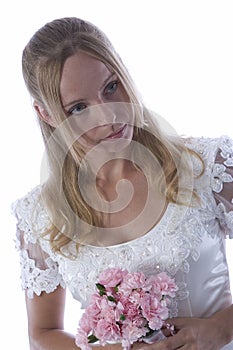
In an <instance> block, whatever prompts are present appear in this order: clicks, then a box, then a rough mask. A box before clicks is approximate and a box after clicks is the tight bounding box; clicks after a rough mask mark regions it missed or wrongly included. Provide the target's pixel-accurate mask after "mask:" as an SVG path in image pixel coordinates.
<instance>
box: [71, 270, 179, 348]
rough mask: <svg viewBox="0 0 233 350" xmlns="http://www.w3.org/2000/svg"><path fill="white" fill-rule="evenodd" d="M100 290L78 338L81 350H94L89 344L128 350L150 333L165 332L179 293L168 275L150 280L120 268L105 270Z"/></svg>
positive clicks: (82, 318)
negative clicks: (114, 345) (111, 344)
mask: <svg viewBox="0 0 233 350" xmlns="http://www.w3.org/2000/svg"><path fill="white" fill-rule="evenodd" d="M96 287H97V289H98V291H97V292H96V293H94V294H93V295H92V296H91V300H90V304H89V306H88V307H87V308H86V310H85V312H84V314H83V315H82V317H81V319H80V323H79V329H78V331H77V334H76V344H77V345H78V346H79V347H80V348H81V350H91V347H90V345H89V341H91V342H95V341H99V343H100V345H105V344H106V343H108V342H118V343H119V342H121V344H122V347H123V348H124V349H125V350H128V349H129V348H130V346H131V344H133V343H134V342H136V341H139V340H143V337H145V336H146V335H147V333H148V332H149V331H154V330H159V329H161V327H162V326H163V324H164V321H165V320H166V319H167V318H168V317H169V309H168V305H169V303H170V299H171V298H173V297H174V296H175V292H176V291H177V289H178V288H177V286H176V284H175V282H174V280H173V279H172V278H170V277H169V276H168V275H167V274H166V273H160V274H158V275H155V276H151V277H149V278H146V276H145V275H144V274H143V273H142V272H133V273H129V272H128V271H126V270H122V269H119V268H108V269H106V270H104V271H103V272H102V273H101V274H100V278H99V281H97V283H96Z"/></svg>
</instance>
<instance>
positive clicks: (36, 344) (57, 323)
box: [26, 286, 122, 350]
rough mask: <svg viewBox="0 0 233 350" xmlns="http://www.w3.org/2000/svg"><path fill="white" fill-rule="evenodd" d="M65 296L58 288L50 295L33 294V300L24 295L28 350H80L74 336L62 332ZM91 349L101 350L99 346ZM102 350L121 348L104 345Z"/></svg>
mask: <svg viewBox="0 0 233 350" xmlns="http://www.w3.org/2000/svg"><path fill="white" fill-rule="evenodd" d="M65 294H66V291H65V289H64V288H62V287H60V286H58V287H57V289H56V290H55V291H54V292H52V293H46V292H43V293H41V295H40V296H37V295H35V294H34V296H33V298H28V296H27V294H26V307H27V317H28V334H29V343H30V350H80V349H79V348H78V347H77V345H76V344H75V336H74V335H72V334H70V333H68V332H66V331H65V330H64V311H65V298H66V296H65ZM93 347H94V349H95V350H103V347H101V346H96V345H94V346H93ZM104 350H122V346H121V344H115V345H106V346H105V347H104Z"/></svg>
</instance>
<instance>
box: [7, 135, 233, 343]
mask: <svg viewBox="0 0 233 350" xmlns="http://www.w3.org/2000/svg"><path fill="white" fill-rule="evenodd" d="M187 146H188V147H190V148H192V149H193V150H195V151H196V152H198V153H199V154H200V155H201V156H202V158H203V160H204V162H205V165H206V167H205V172H204V174H203V175H202V176H201V177H200V178H197V179H196V180H195V184H194V187H195V189H196V191H197V193H198V195H199V197H200V198H201V206H200V207H198V208H197V207H184V206H180V205H175V204H169V205H168V207H167V209H166V211H165V213H164V215H163V217H162V218H161V219H160V221H159V223H158V224H157V225H156V226H155V227H154V228H153V229H152V230H151V231H149V232H148V233H147V234H145V235H144V236H142V237H140V238H137V239H135V240H133V241H130V242H127V243H123V244H119V245H114V246H108V247H96V246H82V247H81V248H80V251H79V254H78V257H77V258H75V259H74V260H71V259H69V258H66V257H65V256H61V255H59V254H54V253H52V252H51V249H50V247H49V243H48V241H46V240H45V239H42V238H41V237H40V234H41V233H42V232H44V230H45V229H46V227H48V226H49V223H50V221H49V218H48V215H47V214H46V211H45V209H44V207H43V203H42V200H41V198H40V186H37V187H36V188H34V189H33V190H32V191H31V192H30V193H28V194H27V195H26V196H25V197H23V198H21V199H18V200H17V201H16V202H15V203H14V204H13V213H14V215H15V216H16V217H17V228H18V229H17V248H18V251H19V255H20V264H21V271H22V274H21V280H22V287H23V289H27V293H28V296H29V297H30V298H32V297H33V293H36V294H37V295H40V293H41V292H42V291H45V292H47V293H50V292H52V291H54V290H55V289H56V287H57V286H58V285H61V286H62V287H67V288H69V290H70V291H71V293H72V295H73V297H74V299H76V300H77V301H79V302H80V305H81V307H82V308H85V307H86V305H87V303H88V300H89V297H90V295H91V294H92V293H93V291H94V288H95V283H96V280H97V277H98V274H99V273H100V271H102V270H103V269H105V268H107V267H114V266H118V267H122V268H126V269H128V270H129V271H143V272H144V273H145V274H146V275H151V274H154V273H156V272H159V271H166V272H168V273H169V274H170V275H171V276H172V277H174V278H175V280H176V282H177V284H178V286H179V291H178V293H177V295H176V298H175V300H174V303H173V305H172V309H171V316H174V317H175V316H188V317H189V316H191V317H192V316H193V317H208V316H210V315H212V314H213V313H214V312H216V311H218V310H220V309H223V308H226V307H228V306H230V305H231V304H232V296H231V290H230V282H229V271H228V264H227V260H226V251H225V239H226V238H227V237H230V238H233V141H232V140H231V139H230V138H228V137H227V136H223V137H221V138H214V139H211V138H192V139H190V140H189V143H188V144H187ZM194 166H195V164H194ZM231 174H232V175H231ZM74 249H75V243H73V242H71V243H69V244H68V245H67V246H66V247H65V248H64V250H63V253H64V254H66V253H67V252H69V253H72V251H74ZM223 349H224V350H230V349H231V350H233V342H231V343H230V344H228V345H227V346H225V347H224V348H223Z"/></svg>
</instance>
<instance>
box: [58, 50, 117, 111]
mask: <svg viewBox="0 0 233 350" xmlns="http://www.w3.org/2000/svg"><path fill="white" fill-rule="evenodd" d="M110 74H111V72H110V71H109V69H108V68H107V67H106V65H105V64H104V63H103V62H101V61H100V60H98V59H97V58H95V57H92V56H90V55H88V54H86V53H83V52H79V53H77V54H74V55H73V56H70V57H69V58H67V60H66V61H65V63H64V66H63V70H62V75H61V82H60V93H61V97H62V102H63V104H66V103H67V102H69V100H70V99H72V98H75V99H78V98H79V99H81V98H85V97H86V96H85V95H86V94H89V92H90V90H94V89H99V88H101V84H102V83H103V82H104V81H105V80H106V79H107V78H108V76H109V75H110Z"/></svg>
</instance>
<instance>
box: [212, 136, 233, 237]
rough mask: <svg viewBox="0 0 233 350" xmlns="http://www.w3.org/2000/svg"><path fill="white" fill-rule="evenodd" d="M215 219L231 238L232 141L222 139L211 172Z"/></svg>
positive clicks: (232, 197) (232, 199)
mask: <svg viewBox="0 0 233 350" xmlns="http://www.w3.org/2000/svg"><path fill="white" fill-rule="evenodd" d="M211 182H212V189H213V193H214V197H215V200H216V203H217V218H218V220H219V222H220V225H221V227H222V229H223V230H224V232H225V234H226V236H229V237H230V238H233V140H231V139H230V138H228V137H223V138H222V139H221V143H220V145H219V148H218V152H217V155H216V158H215V164H214V166H213V170H212V179H211Z"/></svg>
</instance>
